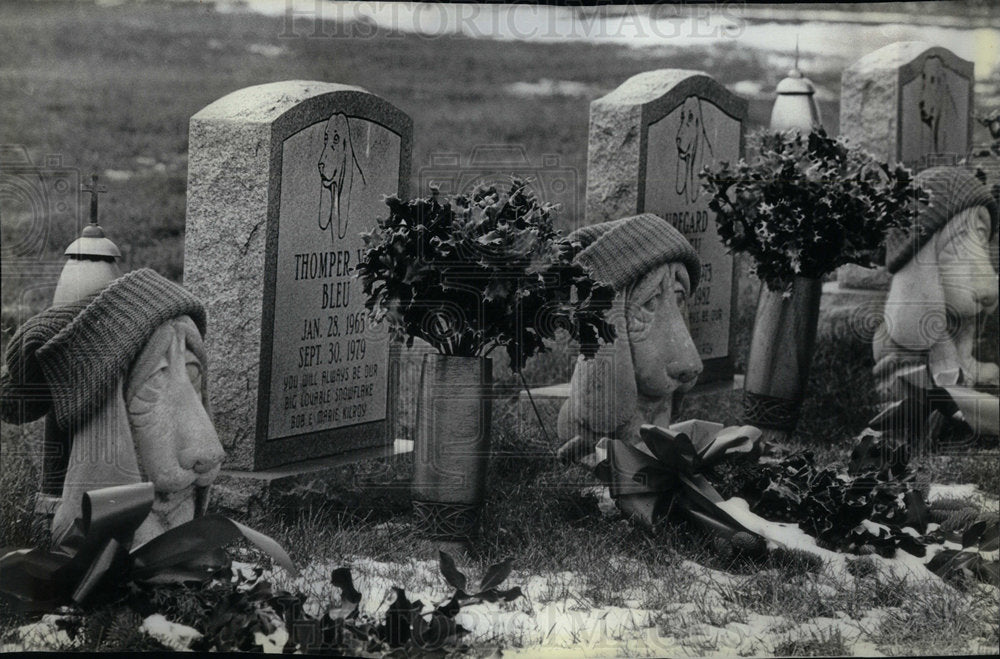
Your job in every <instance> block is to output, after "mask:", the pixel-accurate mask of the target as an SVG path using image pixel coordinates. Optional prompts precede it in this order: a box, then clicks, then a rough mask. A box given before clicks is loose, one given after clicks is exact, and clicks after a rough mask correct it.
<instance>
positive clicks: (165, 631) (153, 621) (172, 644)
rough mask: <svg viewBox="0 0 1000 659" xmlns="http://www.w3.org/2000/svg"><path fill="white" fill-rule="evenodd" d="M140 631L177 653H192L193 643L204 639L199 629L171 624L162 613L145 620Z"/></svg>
mask: <svg viewBox="0 0 1000 659" xmlns="http://www.w3.org/2000/svg"><path fill="white" fill-rule="evenodd" d="M139 631H141V632H144V633H146V634H149V635H150V636H152V637H153V638H155V639H156V640H157V641H159V642H160V643H162V644H163V645H165V646H167V647H168V648H170V649H171V650H173V651H175V652H190V651H191V643H192V642H194V641H196V640H198V639H199V638H201V637H202V634H201V632H199V631H198V630H197V629H195V628H193V627H188V626H187V625H181V624H178V623H176V622H170V621H169V620H167V619H166V618H164V617H163V615H162V614H160V613H154V614H153V615H151V616H149V617H148V618H146V619H145V620H143V621H142V624H141V625H140V626H139Z"/></svg>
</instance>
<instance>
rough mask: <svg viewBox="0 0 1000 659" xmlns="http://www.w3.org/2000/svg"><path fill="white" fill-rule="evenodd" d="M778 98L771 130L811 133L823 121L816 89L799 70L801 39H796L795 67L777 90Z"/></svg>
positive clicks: (772, 111) (772, 115)
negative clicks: (817, 101) (817, 102)
mask: <svg viewBox="0 0 1000 659" xmlns="http://www.w3.org/2000/svg"><path fill="white" fill-rule="evenodd" d="M776 91H777V93H778V98H776V99H775V101H774V108H773V109H772V110H771V124H770V128H771V130H776V131H778V130H799V131H802V132H805V133H808V132H810V131H811V130H812V129H813V127H815V126H818V125H820V122H821V121H822V120H821V119H820V115H819V106H818V105H817V104H816V99H815V97H814V96H815V94H816V87H814V86H813V84H812V81H811V80H809V78H806V77H805V76H803V75H802V71H800V70H799V37H798V35H796V37H795V66H794V67H793V68H792V70H791V71H789V72H788V75H787V76H786V77H785V79H784V80H782V81H781V82H779V83H778V87H777V89H776Z"/></svg>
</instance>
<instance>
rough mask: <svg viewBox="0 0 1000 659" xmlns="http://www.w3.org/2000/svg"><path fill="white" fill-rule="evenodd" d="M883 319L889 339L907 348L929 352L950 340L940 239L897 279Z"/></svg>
mask: <svg viewBox="0 0 1000 659" xmlns="http://www.w3.org/2000/svg"><path fill="white" fill-rule="evenodd" d="M883 315H884V317H885V326H886V331H887V332H888V335H889V338H890V339H892V341H893V342H894V343H896V344H897V345H899V346H901V347H903V348H907V349H909V350H929V349H930V348H931V347H932V346H933V345H935V344H936V343H938V342H940V341H943V340H946V339H947V338H948V322H947V316H946V313H945V300H944V288H943V287H942V285H941V274H940V271H939V269H938V262H937V236H935V237H934V239H932V240H929V241H928V242H927V244H926V245H924V246H923V247H922V248H921V249H920V251H919V252H918V253H917V254H916V256H914V257H913V258H912V259H910V261H909V262H908V263H907V264H906V265H904V266H903V267H902V268H901V269H900V270H899V271H898V272H896V274H894V275H893V277H892V283H891V284H890V286H889V295H888V297H887V298H886V301H885V311H884V313H883Z"/></svg>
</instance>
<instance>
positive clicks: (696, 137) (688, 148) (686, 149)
mask: <svg viewBox="0 0 1000 659" xmlns="http://www.w3.org/2000/svg"><path fill="white" fill-rule="evenodd" d="M675 142H676V144H677V172H676V178H675V182H674V191H675V192H677V194H679V195H684V198H685V200H687V202H688V203H690V202H693V201H694V200H696V199H697V198H698V195H699V194H700V193H701V187H700V185H699V184H698V172H699V171H700V170H701V168H702V167H703V166H704V165H705V164H706V163H710V162H712V160H713V156H712V143H711V142H710V141H709V139H708V133H707V132H706V131H705V117H704V115H703V113H702V111H701V99H700V98H698V97H697V96H688V97H687V98H685V99H684V103H683V105H681V119H680V123H679V124H678V125H677V137H676V138H675Z"/></svg>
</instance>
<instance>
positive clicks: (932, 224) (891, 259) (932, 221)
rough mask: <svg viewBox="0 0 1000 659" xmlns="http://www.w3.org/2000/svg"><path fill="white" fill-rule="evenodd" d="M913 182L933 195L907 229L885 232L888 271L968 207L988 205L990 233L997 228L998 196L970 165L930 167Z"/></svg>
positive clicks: (914, 254)
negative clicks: (968, 166)
mask: <svg viewBox="0 0 1000 659" xmlns="http://www.w3.org/2000/svg"><path fill="white" fill-rule="evenodd" d="M914 182H915V183H916V184H917V185H919V186H921V187H923V188H924V189H926V190H927V191H928V192H929V193H930V199H929V200H928V204H927V205H926V206H924V207H923V208H922V209H921V211H920V213H918V215H917V217H916V219H915V220H914V221H913V224H912V225H911V226H910V228H909V229H908V230H903V229H893V230H892V231H890V232H889V235H888V236H886V241H885V265H886V269H887V270H888V271H889V272H896V271H897V270H899V269H900V268H902V267H903V266H904V265H906V264H907V263H908V262H909V261H910V259H912V258H913V257H914V256H916V255H917V252H919V251H920V248H921V247H923V246H924V245H926V244H927V242H928V241H929V240H930V239H931V238H932V237H933V236H934V234H935V233H937V232H938V231H940V230H941V229H942V228H944V225H946V224H947V223H948V220H950V219H951V218H953V217H955V215H957V214H958V213H961V212H962V211H964V210H966V209H967V208H972V207H974V206H985V207H986V208H987V209H988V210H989V212H990V235H991V236H992V235H993V232H995V231H996V230H997V202H996V199H994V198H993V195H991V194H990V191H989V190H988V189H987V188H986V186H985V185H983V184H982V183H980V181H979V179H977V178H976V176H975V175H974V174H973V173H972V172H970V171H968V170H967V169H963V168H961V167H931V168H930V169H925V170H924V171H922V172H920V173H919V174H917V175H916V177H914Z"/></svg>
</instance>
